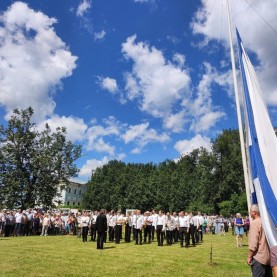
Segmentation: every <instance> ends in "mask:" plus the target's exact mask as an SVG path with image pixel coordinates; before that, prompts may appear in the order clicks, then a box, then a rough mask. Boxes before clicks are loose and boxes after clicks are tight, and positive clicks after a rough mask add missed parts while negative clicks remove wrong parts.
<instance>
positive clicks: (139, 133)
mask: <svg viewBox="0 0 277 277" xmlns="http://www.w3.org/2000/svg"><path fill="white" fill-rule="evenodd" d="M148 127H149V123H148V122H145V123H142V124H138V125H130V126H129V127H128V129H127V131H126V132H125V133H124V134H123V135H122V138H123V140H124V142H125V143H126V144H127V143H130V142H136V144H137V145H138V146H137V147H135V148H134V149H133V150H132V153H133V154H138V153H141V150H142V149H143V148H144V147H145V146H146V145H147V144H149V143H154V142H161V143H165V142H168V141H169V140H170V137H169V136H168V135H167V134H166V133H162V134H158V133H157V131H156V130H154V129H152V128H148Z"/></svg>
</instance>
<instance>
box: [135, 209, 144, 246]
mask: <svg viewBox="0 0 277 277" xmlns="http://www.w3.org/2000/svg"><path fill="white" fill-rule="evenodd" d="M134 216H135V217H134V219H135V220H134V223H133V224H134V231H135V240H136V245H137V244H140V245H141V244H142V229H143V224H144V221H143V216H142V215H141V212H140V210H136V214H135V215H134Z"/></svg>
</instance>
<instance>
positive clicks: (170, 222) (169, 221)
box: [165, 212, 175, 245]
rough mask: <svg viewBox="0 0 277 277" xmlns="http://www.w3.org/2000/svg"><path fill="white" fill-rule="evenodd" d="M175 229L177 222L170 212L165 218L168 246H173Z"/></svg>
mask: <svg viewBox="0 0 277 277" xmlns="http://www.w3.org/2000/svg"><path fill="white" fill-rule="evenodd" d="M174 227H175V220H174V218H173V216H171V215H170V212H167V213H166V217H165V231H166V244H167V245H172V242H173V229H174Z"/></svg>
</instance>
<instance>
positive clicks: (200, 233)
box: [198, 225, 203, 241]
mask: <svg viewBox="0 0 277 277" xmlns="http://www.w3.org/2000/svg"><path fill="white" fill-rule="evenodd" d="M202 240H203V232H202V225H200V226H199V228H198V241H202Z"/></svg>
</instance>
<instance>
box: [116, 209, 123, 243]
mask: <svg viewBox="0 0 277 277" xmlns="http://www.w3.org/2000/svg"><path fill="white" fill-rule="evenodd" d="M123 222H124V219H123V215H122V214H121V212H120V211H117V214H116V216H115V243H116V244H119V243H120V238H121V236H120V235H121V234H122V224H123Z"/></svg>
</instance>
